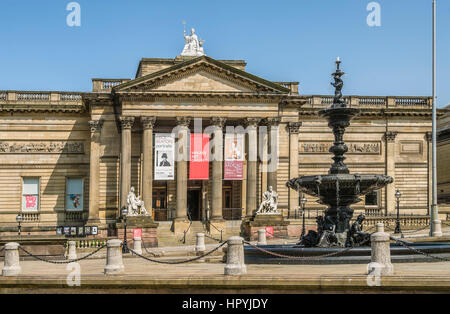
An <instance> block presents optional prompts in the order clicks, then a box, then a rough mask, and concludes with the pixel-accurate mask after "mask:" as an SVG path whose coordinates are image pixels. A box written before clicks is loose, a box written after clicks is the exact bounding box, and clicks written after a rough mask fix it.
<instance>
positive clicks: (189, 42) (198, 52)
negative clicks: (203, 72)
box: [181, 23, 205, 57]
mask: <svg viewBox="0 0 450 314" xmlns="http://www.w3.org/2000/svg"><path fill="white" fill-rule="evenodd" d="M183 24H184V23H183ZM184 40H185V41H186V44H185V46H184V49H183V52H182V53H181V55H182V56H184V57H200V56H204V55H205V51H204V50H203V43H204V42H205V41H204V40H201V39H199V38H198V36H197V34H195V29H193V28H191V35H190V36H186V29H184Z"/></svg>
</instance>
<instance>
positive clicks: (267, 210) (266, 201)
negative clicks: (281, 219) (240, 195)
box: [256, 186, 278, 214]
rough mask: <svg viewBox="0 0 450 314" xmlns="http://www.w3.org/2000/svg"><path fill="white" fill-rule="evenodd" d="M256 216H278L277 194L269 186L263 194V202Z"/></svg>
mask: <svg viewBox="0 0 450 314" xmlns="http://www.w3.org/2000/svg"><path fill="white" fill-rule="evenodd" d="M256 214H278V194H277V192H275V191H274V190H273V188H272V187H271V186H269V190H268V191H266V192H264V193H263V201H262V202H261V205H260V206H259V209H258V211H257V212H256Z"/></svg>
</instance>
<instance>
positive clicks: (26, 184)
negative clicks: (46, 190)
mask: <svg viewBox="0 0 450 314" xmlns="http://www.w3.org/2000/svg"><path fill="white" fill-rule="evenodd" d="M22 210H23V211H38V210H39V178H23V186H22Z"/></svg>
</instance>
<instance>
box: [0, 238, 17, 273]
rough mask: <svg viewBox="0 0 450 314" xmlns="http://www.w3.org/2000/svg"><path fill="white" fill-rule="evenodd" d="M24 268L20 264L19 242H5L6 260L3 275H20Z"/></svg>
mask: <svg viewBox="0 0 450 314" xmlns="http://www.w3.org/2000/svg"><path fill="white" fill-rule="evenodd" d="M21 271H22V268H21V267H20V264H19V243H16V242H10V243H6V244H5V262H4V266H3V269H2V276H18V275H20V272H21Z"/></svg>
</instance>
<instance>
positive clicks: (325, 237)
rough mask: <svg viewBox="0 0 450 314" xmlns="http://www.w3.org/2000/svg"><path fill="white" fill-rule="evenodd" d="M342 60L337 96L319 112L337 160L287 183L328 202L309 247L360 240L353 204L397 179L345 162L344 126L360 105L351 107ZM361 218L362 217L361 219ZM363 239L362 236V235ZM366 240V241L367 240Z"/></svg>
mask: <svg viewBox="0 0 450 314" xmlns="http://www.w3.org/2000/svg"><path fill="white" fill-rule="evenodd" d="M340 64H341V60H340V59H339V58H338V59H337V60H336V72H334V73H333V74H332V76H333V78H334V82H333V83H331V85H333V86H334V87H335V96H334V100H333V104H332V105H331V107H330V108H327V109H324V110H321V111H319V115H320V116H322V117H324V118H326V119H327V121H328V126H329V127H330V128H331V129H332V130H333V134H334V139H335V140H334V145H333V146H332V147H331V148H330V153H333V154H334V157H333V158H332V159H333V160H334V163H333V164H332V165H331V168H330V171H329V173H328V174H327V175H315V176H303V177H299V178H296V179H292V180H290V181H288V182H287V183H286V185H287V186H288V187H289V188H291V189H294V190H296V191H299V192H302V193H306V194H308V195H312V196H315V197H317V198H319V200H318V202H319V203H320V204H324V205H327V206H328V208H327V210H326V211H325V217H321V218H319V219H318V230H317V232H316V231H310V232H309V233H308V235H306V236H303V237H302V239H301V242H300V243H299V244H300V245H302V246H306V247H315V246H321V247H332V246H338V247H344V246H345V247H350V246H353V245H357V244H362V243H355V241H354V239H355V238H358V237H355V235H354V234H351V232H350V230H351V229H353V228H350V220H351V219H352V217H353V209H352V208H351V207H350V206H351V205H352V204H355V203H358V202H359V201H361V199H360V196H362V195H365V194H368V193H370V192H372V191H376V190H379V189H381V188H383V187H385V186H386V185H387V184H390V183H393V182H394V180H393V179H392V177H390V176H386V175H373V174H350V171H349V169H348V167H347V165H346V164H345V163H344V161H345V159H346V158H345V156H344V154H345V153H347V152H348V147H347V145H346V144H345V142H344V133H345V129H346V128H347V127H349V126H350V121H351V120H352V119H353V118H355V117H356V116H357V115H358V114H359V112H360V111H359V109H356V108H348V107H347V105H346V101H345V99H344V98H343V96H342V88H343V86H344V82H343V80H342V76H343V75H344V74H345V73H344V72H342V71H341V69H340ZM361 222H362V221H361ZM360 239H361V237H360ZM366 242H367V241H366Z"/></svg>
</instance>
